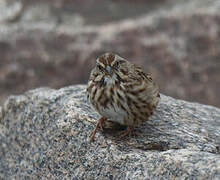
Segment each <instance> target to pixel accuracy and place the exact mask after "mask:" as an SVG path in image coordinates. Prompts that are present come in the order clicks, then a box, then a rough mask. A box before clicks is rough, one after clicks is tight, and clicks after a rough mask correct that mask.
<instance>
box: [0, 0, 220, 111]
mask: <svg viewBox="0 0 220 180" xmlns="http://www.w3.org/2000/svg"><path fill="white" fill-rule="evenodd" d="M25 2H26V3H27V5H25V6H24V8H23V10H22V14H20V13H19V18H18V19H17V21H15V22H13V23H11V22H10V23H4V24H1V26H0V57H1V62H0V84H1V88H0V94H1V95H0V101H1V103H0V104H2V103H3V101H4V100H5V99H6V97H7V96H8V95H10V94H14V93H21V92H23V91H25V90H28V89H32V88H35V87H39V86H50V87H52V88H59V87H62V86H66V85H70V84H76V83H86V82H87V79H88V76H89V72H90V70H91V68H92V66H93V65H94V64H95V59H96V58H97V56H99V55H101V54H102V53H104V52H106V51H113V52H116V53H118V54H120V55H121V56H122V57H125V58H127V59H128V60H131V61H134V62H135V63H137V64H140V65H141V66H143V68H144V69H145V70H146V71H147V72H150V73H152V74H153V76H154V78H155V79H156V81H157V82H158V84H159V85H160V89H161V91H162V92H163V93H165V94H167V95H171V96H172V97H176V98H181V99H185V100H189V101H196V102H201V103H204V104H212V105H215V106H218V107H220V101H219V98H218V97H219V87H218V84H219V83H220V71H219V69H220V63H219V62H220V61H219V57H220V44H219V42H220V33H219V32H220V26H219V24H220V11H219V9H220V3H219V1H218V0H210V1H207V0H194V1H182V2H181V3H180V2H179V1H173V0H166V1H157V2H159V3H158V4H157V5H154V6H153V5H152V4H151V3H149V2H152V1H146V3H147V4H143V3H144V2H142V3H141V4H140V3H133V4H132V7H135V8H132V9H131V8H129V6H128V5H127V6H126V7H128V8H123V11H121V4H120V3H121V2H122V1H121V2H120V3H117V2H116V1H114V3H113V4H111V3H110V1H109V3H110V4H111V5H109V6H107V5H106V4H103V3H101V2H104V1H99V3H93V0H88V1H85V2H84V1H83V2H84V3H82V1H78V3H79V4H78V5H77V6H76V5H75V1H74V2H72V1H68V0H62V1H58V0H56V1H55V2H54V3H51V1H48V0H47V1H42V0H41V1H39V2H38V1H25ZM124 2H125V1H124ZM124 2H123V3H124ZM42 3H43V4H42ZM92 4H93V6H92ZM88 6H89V7H91V6H92V7H93V8H88ZM22 7H23V6H22ZM76 7H80V8H79V9H77V8H76ZM102 7H103V8H106V9H104V10H103V11H101V12H100V9H101V8H102ZM107 7H108V8H107ZM110 7H111V8H110ZM145 7H146V8H145ZM42 8H43V11H44V13H41V12H42ZM136 9H137V10H136ZM80 10H81V11H80ZM133 10H134V11H135V12H134V13H133ZM137 11H138V13H137ZM84 12H86V13H84ZM103 12H104V13H103ZM106 12H108V13H106ZM132 13H133V16H132V15H131V14H132ZM15 14H16V13H15ZM112 14H117V15H118V16H117V17H115V18H116V19H112ZM122 14H126V18H125V17H124V16H122ZM138 14H139V16H138ZM140 14H141V16H140ZM102 18H103V19H102ZM101 19H102V20H101ZM113 20H114V21H113ZM97 21H99V22H97Z"/></svg>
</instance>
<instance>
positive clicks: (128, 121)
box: [86, 52, 160, 141]
mask: <svg viewBox="0 0 220 180" xmlns="http://www.w3.org/2000/svg"><path fill="white" fill-rule="evenodd" d="M86 93H87V99H88V101H89V102H90V104H91V105H92V107H93V108H94V109H95V110H96V111H97V112H98V113H99V114H100V116H101V118H100V119H99V120H98V121H97V123H96V126H95V127H94V129H93V131H92V132H91V134H90V136H89V137H90V141H93V140H94V137H95V134H96V131H97V129H98V128H99V127H101V128H102V129H103V124H104V122H105V121H111V122H115V123H119V124H120V125H125V126H127V129H126V130H124V131H123V132H122V133H121V135H120V137H124V136H126V135H128V134H130V133H131V132H132V130H133V129H134V128H135V127H138V126H140V125H141V124H142V123H143V122H145V121H147V120H148V118H149V117H150V116H151V115H152V114H153V112H154V110H155V109H156V107H157V105H158V102H159V99H160V94H159V87H158V85H157V84H156V83H155V82H154V80H153V79H152V77H151V75H150V74H147V73H145V72H144V71H143V69H142V68H141V67H140V66H138V65H136V64H134V63H132V62H130V61H128V60H126V59H124V58H122V57H120V56H119V55H118V54H114V53H112V52H108V53H105V54H102V55H101V56H99V57H98V58H97V59H96V65H95V67H94V68H93V69H92V71H91V73H90V77H89V80H88V86H87V89H86Z"/></svg>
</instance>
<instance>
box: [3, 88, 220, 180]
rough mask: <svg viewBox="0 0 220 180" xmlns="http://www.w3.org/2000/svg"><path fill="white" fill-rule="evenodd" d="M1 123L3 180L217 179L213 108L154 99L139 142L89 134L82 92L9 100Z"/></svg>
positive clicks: (217, 119)
mask: <svg viewBox="0 0 220 180" xmlns="http://www.w3.org/2000/svg"><path fill="white" fill-rule="evenodd" d="M2 114H3V115H2V117H0V177H1V178H2V179H25V178H26V179H40V178H46V179H63V178H67V179H75V178H77V179H146V178H147V179H220V151H219V147H220V109H218V108H215V107H213V106H207V105H202V104H198V103H190V102H186V101H183V100H177V99H174V98H171V97H168V96H165V95H161V100H160V103H159V105H158V108H157V110H156V112H155V113H154V115H153V116H152V117H151V118H150V119H149V121H147V122H146V123H144V124H143V125H142V126H140V127H139V128H136V131H137V132H138V133H136V134H138V135H135V136H131V137H126V138H124V139H119V138H118V137H117V134H118V133H120V131H118V130H117V131H116V130H114V129H112V130H111V131H110V130H107V131H105V132H101V131H98V132H97V134H96V137H95V141H94V142H89V141H88V135H89V133H90V132H91V131H92V129H93V128H94V125H95V121H96V120H97V118H98V117H99V115H98V114H97V113H96V112H94V110H93V109H91V107H90V105H89V104H88V103H87V101H86V97H85V86H84V85H77V86H69V87H65V88H62V89H59V90H54V89H50V88H40V89H35V90H31V91H28V92H26V93H24V94H23V95H19V96H10V97H9V98H8V99H7V101H6V102H5V104H4V107H3V108H2Z"/></svg>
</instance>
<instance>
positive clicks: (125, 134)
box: [119, 126, 134, 138]
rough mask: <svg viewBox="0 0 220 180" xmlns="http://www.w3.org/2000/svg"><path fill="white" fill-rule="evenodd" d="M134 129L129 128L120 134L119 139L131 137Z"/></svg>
mask: <svg viewBox="0 0 220 180" xmlns="http://www.w3.org/2000/svg"><path fill="white" fill-rule="evenodd" d="M133 129H134V128H133V127H132V126H128V127H127V129H126V130H125V131H122V133H121V134H120V136H119V138H123V137H125V136H127V135H129V134H130V133H131V132H132V131H133Z"/></svg>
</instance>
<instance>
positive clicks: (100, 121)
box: [89, 117, 106, 141]
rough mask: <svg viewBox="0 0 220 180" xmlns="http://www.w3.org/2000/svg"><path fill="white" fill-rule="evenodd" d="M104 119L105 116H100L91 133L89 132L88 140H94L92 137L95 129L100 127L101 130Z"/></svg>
mask: <svg viewBox="0 0 220 180" xmlns="http://www.w3.org/2000/svg"><path fill="white" fill-rule="evenodd" d="M105 120H106V118H105V117H101V118H100V119H99V120H98V122H97V123H96V126H95V128H94V129H93V131H92V133H91V134H90V136H89V137H90V138H89V139H90V141H93V140H94V137H95V134H96V131H97V129H98V128H99V127H101V129H102V130H103V122H104V121H105Z"/></svg>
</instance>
